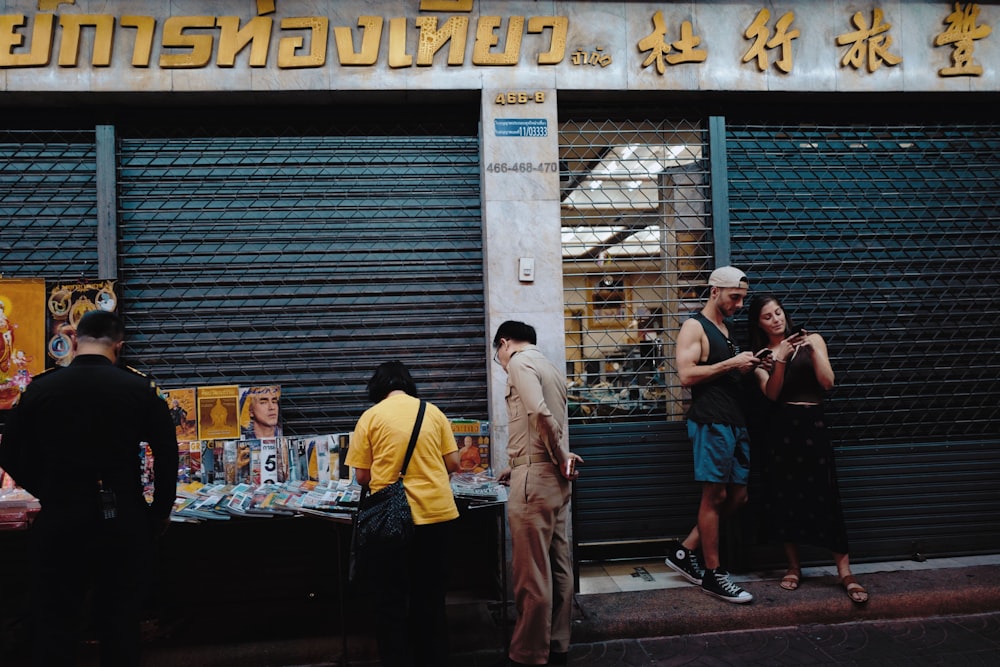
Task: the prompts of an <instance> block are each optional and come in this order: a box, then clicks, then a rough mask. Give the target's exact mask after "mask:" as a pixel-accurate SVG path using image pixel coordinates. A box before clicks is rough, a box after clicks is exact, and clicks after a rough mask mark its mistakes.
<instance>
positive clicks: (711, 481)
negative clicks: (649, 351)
mask: <svg viewBox="0 0 1000 667" xmlns="http://www.w3.org/2000/svg"><path fill="white" fill-rule="evenodd" d="M708 284H709V288H710V291H709V297H708V300H707V301H706V302H705V306H704V307H703V308H702V309H701V312H699V313H696V314H695V315H694V316H692V317H691V318H690V319H688V320H686V321H685V322H684V323H683V324H682V325H681V330H680V333H679V334H678V335H677V373H678V375H679V377H680V381H681V386H683V387H688V388H690V389H691V406H690V408H689V409H688V414H687V426H688V436H689V437H690V438H691V442H692V445H693V449H694V469H695V470H694V472H695V480H696V481H699V482H701V485H702V486H701V489H702V493H701V504H700V505H699V507H698V523H697V525H696V526H695V528H694V529H693V530H692V531H691V532H690V534H688V536H687V537H686V538H685V539H684V540H683V542H674V543H673V544H671V546H670V553H669V554H668V556H667V559H666V564H667V565H668V566H669V567H671V568H673V569H674V570H676V571H677V572H679V573H680V574H681V575H682V576H683V577H684V578H685V579H687V580H688V581H690V582H691V583H693V584H699V585H701V588H702V590H703V591H704V592H706V593H708V594H709V595H712V596H713V597H717V598H719V599H721V600H725V601H727V602H736V603H747V602H751V601H753V595H751V594H750V593H748V592H747V591H745V590H743V589H742V588H740V587H739V586H737V585H736V584H735V583H733V581H732V580H731V579H730V577H729V573H728V572H727V571H726V570H724V569H723V568H722V567H721V565H720V562H719V519H720V517H722V516H725V515H727V514H730V513H732V512H734V511H735V510H737V509H738V508H740V507H742V506H743V505H744V504H745V503H746V500H747V480H748V478H749V474H750V438H749V435H748V434H747V428H746V422H745V420H744V416H743V410H742V401H741V391H742V390H741V384H742V382H741V378H742V376H743V375H744V374H746V373H749V372H750V371H752V370H753V369H754V368H756V367H757V366H758V365H759V364H760V363H761V360H760V359H758V358H757V357H755V356H754V354H753V353H752V352H737V347H736V345H735V344H734V343H733V342H732V339H731V338H730V335H729V327H728V324H727V323H726V319H727V318H729V317H732V316H733V315H735V314H736V312H737V311H738V310H739V309H740V308H742V307H743V300H744V299H745V298H746V295H747V291H748V289H749V287H750V283H749V281H748V280H747V277H746V275H745V274H744V273H743V272H742V271H740V270H739V269H737V268H735V267H732V266H723V267H720V268H718V269H716V270H715V271H713V272H712V275H711V276H710V277H709V279H708ZM699 545H700V546H701V550H702V555H703V556H704V557H705V569H704V570H702V569H701V567H700V565H699V563H698V559H697V557H696V556H695V554H694V551H695V549H697V548H698V546H699Z"/></svg>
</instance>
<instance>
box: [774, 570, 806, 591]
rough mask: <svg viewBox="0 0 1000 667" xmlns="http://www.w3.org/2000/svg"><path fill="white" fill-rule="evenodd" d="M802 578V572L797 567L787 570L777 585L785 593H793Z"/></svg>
mask: <svg viewBox="0 0 1000 667" xmlns="http://www.w3.org/2000/svg"><path fill="white" fill-rule="evenodd" d="M801 576H802V570H800V569H799V568H797V567H790V568H788V572H786V573H785V576H783V577H782V578H781V582H780V583H779V584H778V585H779V586H781V587H782V588H784V589H785V590H786V591H794V590H795V589H797V588H798V587H799V579H800V577H801Z"/></svg>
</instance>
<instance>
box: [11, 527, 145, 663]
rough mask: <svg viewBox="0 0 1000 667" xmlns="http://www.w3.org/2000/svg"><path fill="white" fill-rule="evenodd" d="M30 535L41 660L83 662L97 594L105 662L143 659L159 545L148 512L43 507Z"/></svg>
mask: <svg viewBox="0 0 1000 667" xmlns="http://www.w3.org/2000/svg"><path fill="white" fill-rule="evenodd" d="M30 541H31V546H30V549H31V555H32V575H31V576H32V587H31V611H32V624H33V630H32V633H33V650H32V655H33V662H34V664H35V665H38V666H39V667H41V666H43V665H44V666H45V667H59V666H61V665H75V664H76V663H77V649H78V646H79V642H80V638H81V632H80V631H81V628H82V626H83V619H84V613H83V612H84V609H85V603H86V602H87V601H88V600H91V601H92V603H93V608H92V616H91V617H92V618H93V619H94V622H95V626H96V629H97V638H98V641H99V643H100V654H101V665H102V666H103V667H131V666H137V665H139V661H140V653H141V651H140V648H141V637H140V622H141V618H142V611H143V602H144V599H145V595H144V594H145V591H146V590H147V588H148V578H149V576H150V575H149V568H150V566H151V556H152V546H153V538H152V531H151V526H150V525H149V523H148V520H147V518H146V517H145V516H142V515H140V514H136V515H134V516H133V517H131V518H128V517H126V518H120V519H116V520H113V521H104V520H101V519H99V518H96V517H95V516H94V513H93V512H81V511H74V510H64V511H58V510H46V509H45V508H43V509H42V511H41V512H39V514H38V517H37V518H36V520H35V522H34V525H33V526H32V528H31V540H30Z"/></svg>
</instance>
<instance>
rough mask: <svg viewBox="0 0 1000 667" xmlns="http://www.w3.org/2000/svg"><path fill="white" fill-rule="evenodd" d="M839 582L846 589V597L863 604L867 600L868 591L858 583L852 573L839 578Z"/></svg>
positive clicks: (855, 602)
mask: <svg viewBox="0 0 1000 667" xmlns="http://www.w3.org/2000/svg"><path fill="white" fill-rule="evenodd" d="M840 584H841V585H842V586H843V587H844V590H845V591H847V597H849V598H851V602H853V603H854V604H864V603H866V602H868V591H866V590H865V588H864V586H862V585H861V584H859V583H858V580H857V579H855V578H854V575H853V574H849V575H847V576H846V577H844V578H843V579H841V580H840Z"/></svg>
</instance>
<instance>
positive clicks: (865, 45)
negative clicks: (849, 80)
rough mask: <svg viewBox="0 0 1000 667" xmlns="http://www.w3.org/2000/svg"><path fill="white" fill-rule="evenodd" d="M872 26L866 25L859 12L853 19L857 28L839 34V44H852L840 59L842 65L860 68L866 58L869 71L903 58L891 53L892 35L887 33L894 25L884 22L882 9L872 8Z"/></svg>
mask: <svg viewBox="0 0 1000 667" xmlns="http://www.w3.org/2000/svg"><path fill="white" fill-rule="evenodd" d="M872 14H873V19H874V20H873V21H872V27H871V28H869V27H868V26H867V25H865V18H864V16H862V14H861V12H857V13H856V14H855V15H854V18H853V19H851V20H852V22H853V23H854V25H855V26H857V28H858V29H857V30H855V31H854V32H848V33H844V34H843V35H838V36H837V44H838V45H840V46H843V45H844V44H852V46H851V48H850V49H848V50H847V53H845V54H844V57H843V58H842V59H841V60H840V64H841V65H850V66H851V67H853V68H854V69H858V68H860V67H861V66H862V65H863V64H864V62H865V60H866V58H867V60H868V71H869V72H874V71H875V70H877V69H878V68H879V65H881V64H882V63H883V62H885V64H887V65H898V64H899V63H901V62H903V59H902V58H901V57H899V56H897V55H894V54H892V53H889V47H890V46H892V36H891V35H887V34H885V33H887V32H888V31H889V29H890V28H891V27H892V24H891V23H882V10H881V9H874V10H872Z"/></svg>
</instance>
